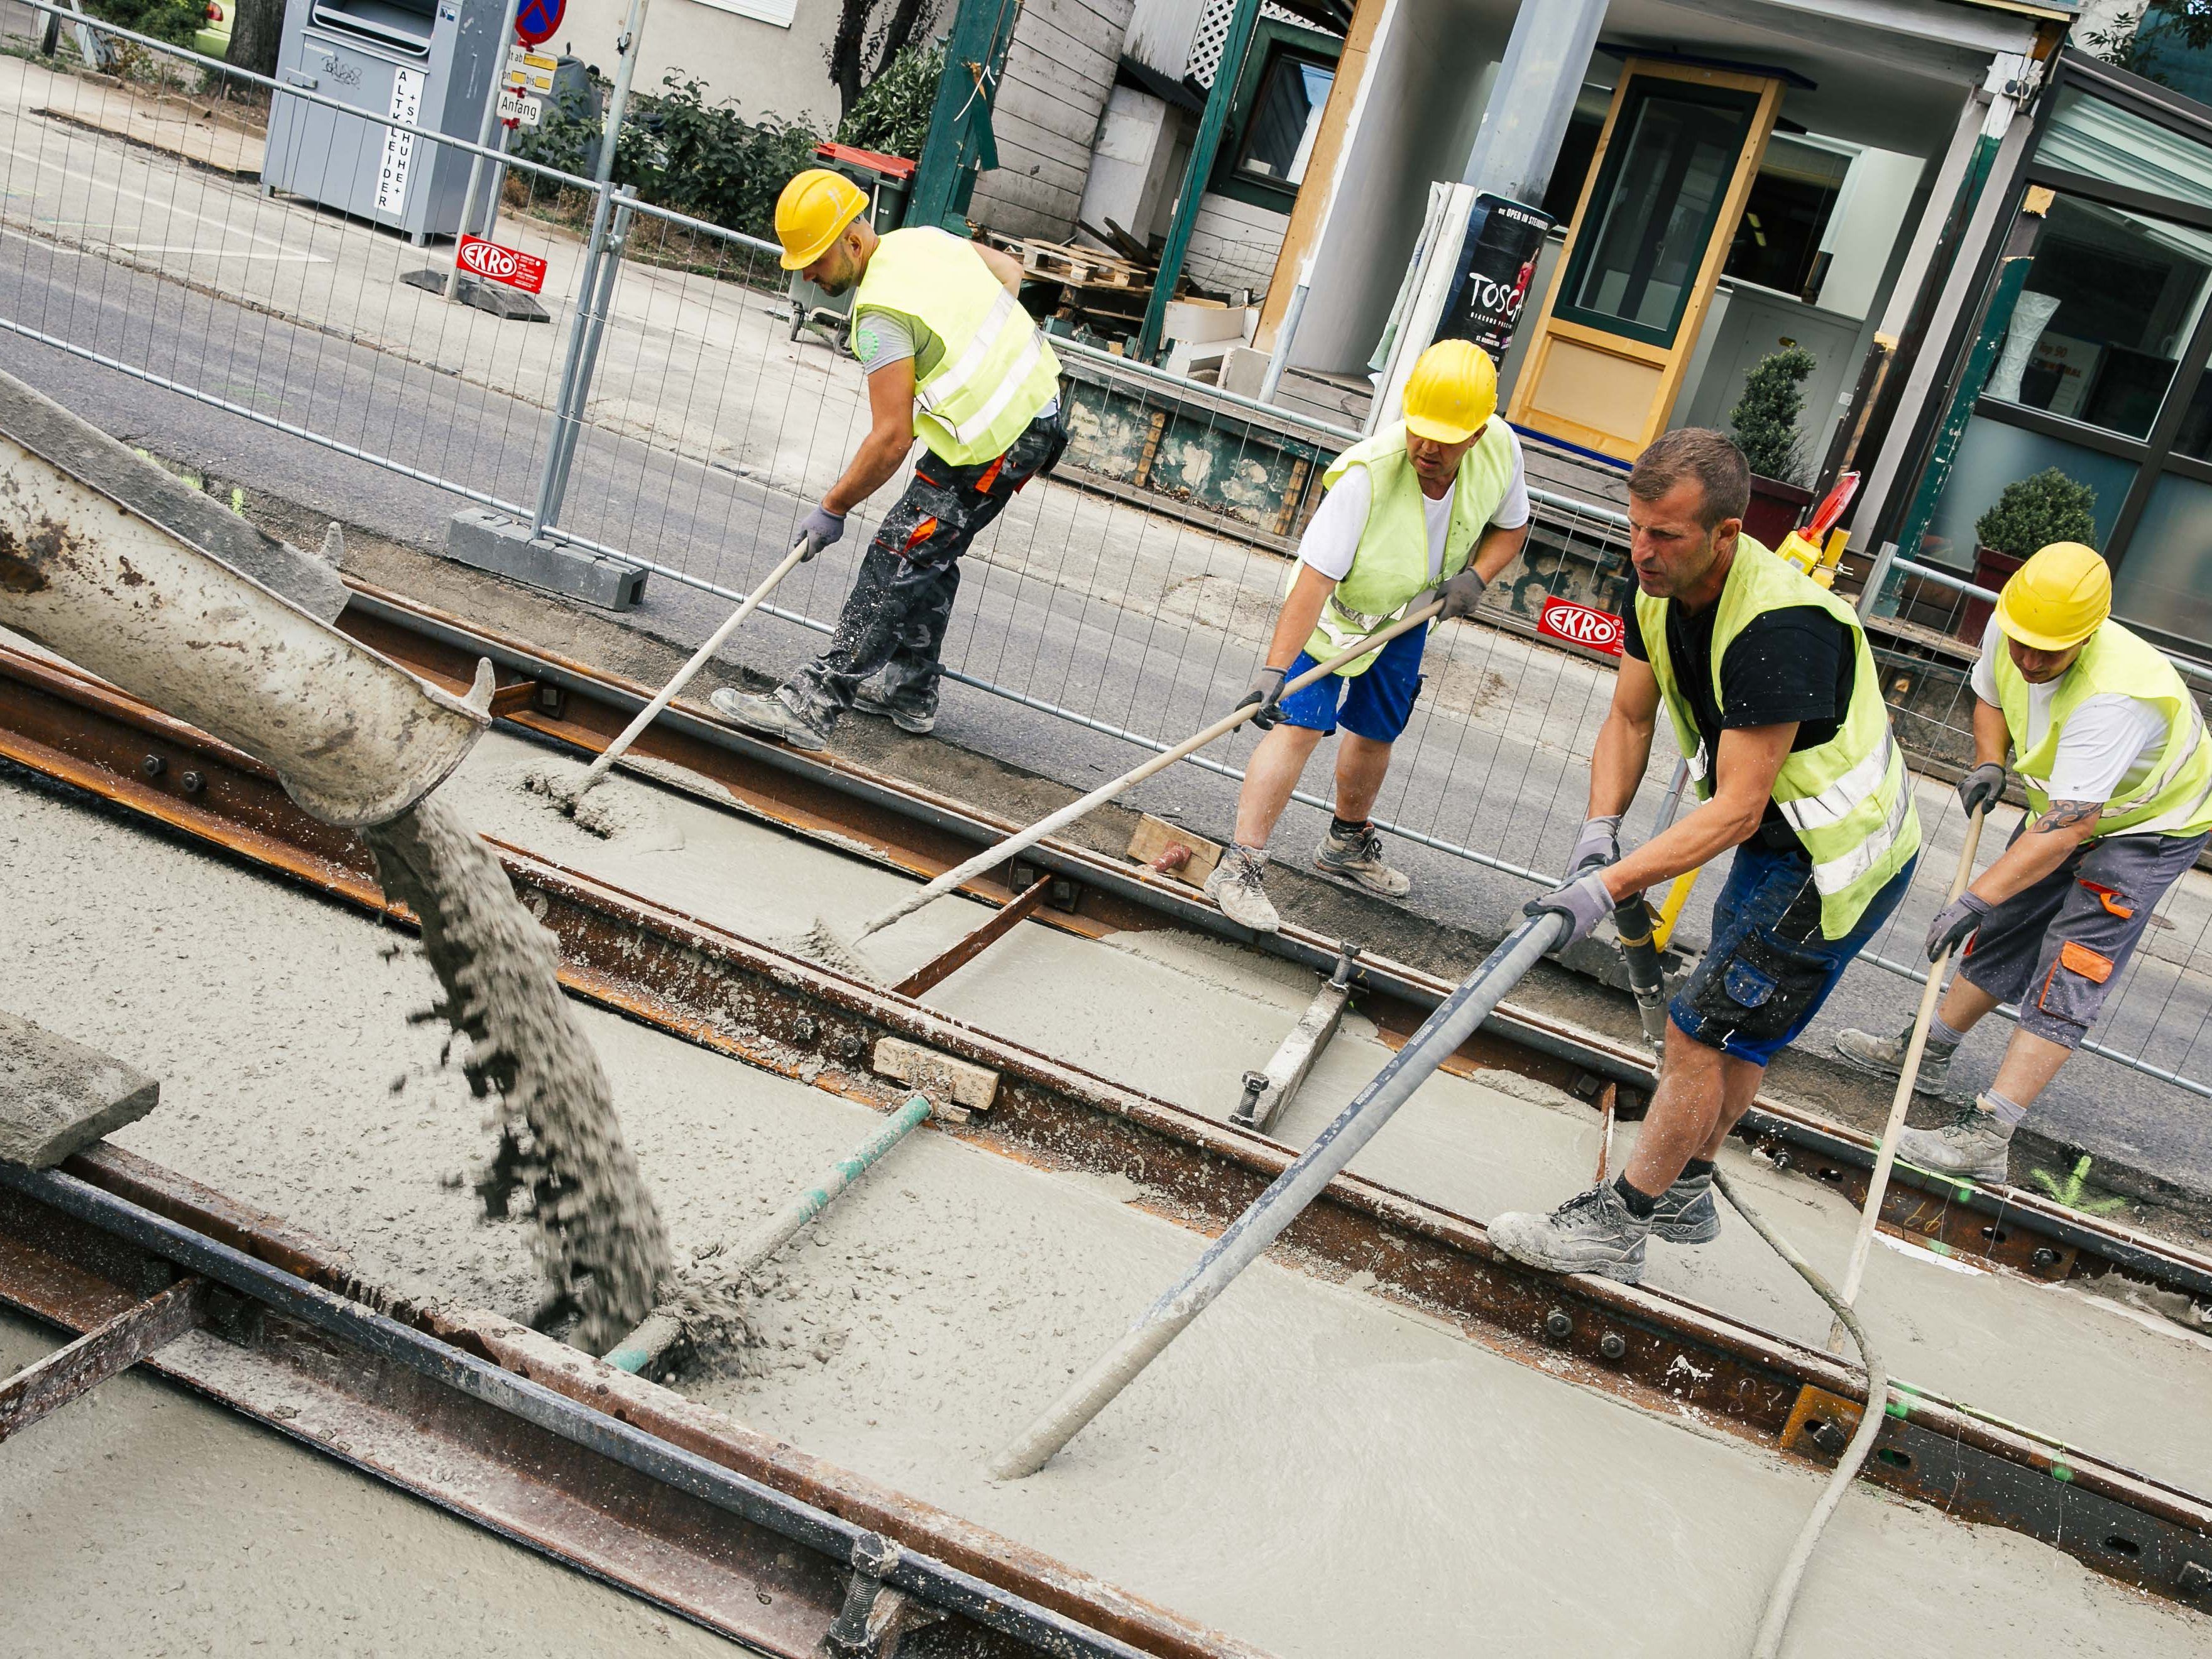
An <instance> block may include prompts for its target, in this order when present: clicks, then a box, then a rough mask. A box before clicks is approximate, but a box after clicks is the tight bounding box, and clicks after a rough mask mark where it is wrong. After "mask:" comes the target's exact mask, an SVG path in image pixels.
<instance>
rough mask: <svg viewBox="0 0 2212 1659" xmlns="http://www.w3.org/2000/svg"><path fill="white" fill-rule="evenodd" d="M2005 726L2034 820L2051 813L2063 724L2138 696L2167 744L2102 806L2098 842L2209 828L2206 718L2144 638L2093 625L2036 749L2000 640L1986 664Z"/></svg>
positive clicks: (2210, 758) (2055, 696) (2023, 691)
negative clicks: (2097, 706)
mask: <svg viewBox="0 0 2212 1659" xmlns="http://www.w3.org/2000/svg"><path fill="white" fill-rule="evenodd" d="M1990 669H1991V671H1993V672H1994V673H1995V674H1996V682H1997V698H1998V702H1999V703H2000V705H2001V706H2002V708H2003V709H2004V717H2005V726H2006V728H2007V730H2008V731H2009V732H2011V734H2012V743H2013V747H2014V749H2015V750H2019V751H2020V752H2019V753H2017V754H2016V755H2015V757H2014V759H2013V763H2012V764H2013V770H2014V771H2015V772H2017V773H2019V774H2020V778H2021V783H2023V784H2024V785H2026V786H2027V800H2028V805H2030V806H2032V807H2033V808H2034V809H2035V811H2037V812H2038V813H2039V814H2040V813H2043V812H2047V811H2050V810H2051V796H2050V795H2049V793H2047V792H2046V790H2045V785H2046V783H2047V782H2048V781H2049V780H2050V777H2051V766H2052V764H2053V763H2055V762H2056V761H2057V758H2058V740H2059V737H2060V734H2061V733H2063V732H2064V731H2065V729H2066V722H2067V720H2069V719H2070V718H2071V717H2072V715H2073V713H2074V711H2075V709H2077V708H2080V707H2081V705H2082V704H2083V703H2084V702H2087V701H2088V700H2089V699H2090V698H2091V697H2094V696H2112V695H2115V694H2117V695H2118V696H2128V697H2140V698H2142V701H2143V702H2148V703H2152V704H2154V705H2155V706H2156V707H2157V708H2158V710H2159V712H2160V714H2164V715H2165V716H2166V744H2165V747H2164V748H2162V749H2161V750H2160V751H2159V757H2158V759H2157V761H2156V763H2154V765H2153V766H2152V767H2151V769H2150V773H2149V775H2148V776H2147V777H2146V778H2144V780H2143V781H2142V784H2141V785H2140V786H2139V787H2136V789H2134V790H2132V791H2131V792H2130V793H2128V794H2126V795H2124V796H2116V797H2115V798H2113V799H2111V800H2109V801H2106V803H2105V807H2104V810H2103V811H2101V812H2100V813H2099V814H2098V815H2097V834H2098V835H2099V836H2112V835H2119V834H2122V833H2124V832H2129V831H2132V832H2134V833H2136V834H2138V835H2163V836H2196V835H2202V834H2203V832H2204V831H2205V830H2207V829H2212V744H2208V743H2207V742H2206V741H2205V737H2204V717H2203V714H2201V713H2199V712H2198V710H2197V700H2196V699H2195V698H2194V697H2192V696H2190V695H2189V688H2188V687H2187V686H2185V685H2184V684H2182V683H2181V676H2180V674H2179V673H2178V672H2177V671H2175V669H2174V666H2173V665H2172V663H2170V662H2168V661H2167V660H2166V659H2165V658H2164V657H2163V656H2161V655H2160V653H2159V652H2158V650H2157V648H2156V647H2154V646H2153V645H2151V643H2150V642H2149V641H2147V640H2145V639H2144V638H2142V635H2138V634H2136V633H2134V632H2132V631H2130V629H2125V628H2123V627H2122V626H2121V625H2120V624H2119V623H2116V622H2110V621H2107V622H2105V623H2100V625H2099V626H2098V629H2097V631H2096V632H2095V633H2093V634H2092V635H2089V638H2088V640H2087V642H2086V643H2084V644H2083V646H2082V647H2081V655H2080V656H2078V657H2076V658H2075V659H2074V665H2073V666H2072V667H2070V668H2069V669H2068V670H2067V671H2066V672H2065V674H2064V675H2063V677H2062V678H2060V680H2059V682H2058V684H2057V688H2056V689H2055V690H2053V691H2052V692H2051V723H2050V725H2049V726H2047V727H2045V731H2044V733H2043V740H2042V741H2041V742H2039V743H2038V744H2036V745H2035V747H2034V748H2033V749H2027V748H2025V747H2024V745H2025V744H2026V743H2027V708H2028V684H2027V680H2026V679H2025V678H2022V677H2021V671H2020V670H2019V669H2018V668H2016V667H2015V666H2014V665H2013V660H2012V653H2011V652H2009V651H2008V650H2006V649H2005V648H2004V647H2003V644H2002V637H2000V642H1999V644H1998V647H1997V651H1996V657H1995V659H1993V660H1992V661H1991V663H1990Z"/></svg>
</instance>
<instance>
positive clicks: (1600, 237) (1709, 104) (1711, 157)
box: [1565, 80, 1753, 345]
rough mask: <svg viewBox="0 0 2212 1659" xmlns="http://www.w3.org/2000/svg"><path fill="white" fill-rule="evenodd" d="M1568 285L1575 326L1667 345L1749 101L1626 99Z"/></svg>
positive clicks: (1674, 94) (1660, 90)
mask: <svg viewBox="0 0 2212 1659" xmlns="http://www.w3.org/2000/svg"><path fill="white" fill-rule="evenodd" d="M1629 100H1630V101H1629V102H1628V104H1627V105H1626V106H1625V107H1624V108H1623V109H1622V111H1621V115H1620V121H1619V122H1618V123H1617V124H1616V125H1615V127H1614V130H1613V143H1612V144H1611V145H1610V146H1608V147H1607V148H1608V154H1607V156H1606V160H1605V167H1604V173H1603V176H1602V177H1601V179H1600V180H1599V184H1598V189H1597V191H1596V192H1595V197H1594V198H1593V202H1592V207H1593V211H1592V213H1591V215H1590V216H1589V223H1588V225H1587V227H1586V229H1587V231H1588V234H1587V235H1586V236H1585V237H1584V238H1583V240H1582V243H1581V246H1580V248H1579V249H1578V251H1577V255H1576V259H1575V265H1576V269H1575V271H1574V274H1573V275H1572V276H1571V278H1570V279H1569V284H1568V289H1567V304H1566V307H1565V309H1567V310H1568V311H1569V312H1570V313H1571V314H1573V315H1575V319H1576V320H1579V321H1585V322H1589V323H1591V324H1593V325H1596V326H1600V327H1607V326H1611V327H1614V328H1620V326H1621V325H1626V327H1627V329H1629V330H1631V331H1634V332H1635V333H1637V334H1638V336H1639V337H1643V338H1646V339H1649V340H1650V341H1652V342H1653V343H1655V344H1660V345H1669V344H1672V343H1673V342H1674V330H1675V328H1676V326H1677V325H1679V324H1680V321H1681V317H1682V312H1683V309H1684V308H1685V307H1686V305H1687V304H1688V302H1689V295H1690V289H1691V287H1692V284H1693V283H1695V282H1696V280H1697V275H1698V270H1699V267H1700V266H1701V265H1703V264H1704V263H1705V248H1706V245H1707V243H1708V241H1709V240H1710V239H1711V235H1712V229H1713V223H1714V222H1715V221H1716V220H1717V218H1718V217H1719V216H1720V209H1721V200H1722V197H1724V196H1725V195H1726V194H1727V193H1728V187H1729V180H1730V179H1732V178H1734V177H1735V164H1736V158H1737V156H1738V155H1739V154H1740V153H1741V150H1742V149H1743V141H1744V137H1745V136H1746V134H1747V132H1748V131H1750V127H1751V118H1752V110H1753V100H1751V99H1750V97H1749V94H1736V95H1727V94H1712V93H1705V94H1699V93H1698V92H1696V91H1694V90H1692V89H1690V88H1685V87H1682V86H1681V85H1680V83H1679V82H1667V81H1656V80H1647V81H1643V82H1640V84H1639V85H1638V86H1636V87H1632V88H1630V91H1629Z"/></svg>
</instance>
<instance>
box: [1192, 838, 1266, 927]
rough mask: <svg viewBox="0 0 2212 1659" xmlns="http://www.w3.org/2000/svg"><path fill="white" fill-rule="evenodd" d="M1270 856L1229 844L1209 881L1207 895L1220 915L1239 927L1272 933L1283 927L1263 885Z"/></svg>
mask: <svg viewBox="0 0 2212 1659" xmlns="http://www.w3.org/2000/svg"><path fill="white" fill-rule="evenodd" d="M1266 869H1267V854H1266V853H1264V852H1261V851H1258V850H1256V849H1255V848H1249V847H1240V846H1237V844H1236V843H1234V842H1231V844H1230V848H1229V850H1228V851H1227V852H1225V853H1224V854H1222V855H1221V862H1220V863H1218V864H1217V865H1215V866H1213V873H1212V875H1210V876H1208V877H1207V878H1206V897H1208V898H1210V899H1212V901H1213V902H1215V903H1216V904H1218V905H1219V906H1220V907H1221V914H1222V915H1225V916H1226V917H1228V918H1229V920H1230V921H1233V922H1235V923H1236V924H1237V926H1238V927H1249V928H1250V929H1251V930H1252V931H1253V932H1254V933H1273V932H1274V931H1275V930H1276V929H1277V928H1279V927H1281V926H1282V925H1283V919H1282V917H1280V916H1279V915H1276V914H1275V906H1274V903H1273V901H1272V900H1270V899H1269V898H1268V896H1267V889H1266V888H1265V887H1263V886H1261V884H1260V876H1261V872H1263V871H1265V870H1266Z"/></svg>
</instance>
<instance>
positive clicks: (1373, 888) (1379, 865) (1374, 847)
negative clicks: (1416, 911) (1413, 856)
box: [1314, 823, 1413, 898]
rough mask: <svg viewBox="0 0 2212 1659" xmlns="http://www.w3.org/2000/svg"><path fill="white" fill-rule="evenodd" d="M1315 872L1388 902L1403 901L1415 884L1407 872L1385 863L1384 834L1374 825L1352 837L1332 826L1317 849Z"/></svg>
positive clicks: (1357, 830) (1357, 831)
mask: <svg viewBox="0 0 2212 1659" xmlns="http://www.w3.org/2000/svg"><path fill="white" fill-rule="evenodd" d="M1314 868H1316V870H1325V871H1327V872H1328V873H1329V874H1330V875H1332V876H1342V877H1343V878H1345V879H1346V880H1347V881H1356V882H1358V884H1360V885H1361V886H1362V887H1364V888H1365V889H1367V890H1368V891H1370V893H1380V894H1382V895H1383V897H1385V898H1403V897H1405V896H1406V893H1407V890H1408V889H1409V888H1411V887H1412V886H1413V882H1412V880H1411V879H1410V878H1408V877H1407V875H1406V872H1404V871H1402V870H1393V869H1392V868H1391V867H1390V866H1389V865H1387V864H1385V863H1383V836H1382V833H1381V832H1380V831H1379V830H1377V829H1376V827H1375V826H1374V825H1373V824H1371V823H1364V824H1362V825H1360V826H1359V828H1358V829H1354V830H1353V831H1352V833H1351V834H1349V835H1340V834H1339V833H1338V831H1337V828H1336V826H1335V825H1334V823H1332V824H1330V825H1329V827H1328V835H1327V836H1324V837H1322V843H1321V845H1320V846H1319V847H1317V848H1315V849H1314Z"/></svg>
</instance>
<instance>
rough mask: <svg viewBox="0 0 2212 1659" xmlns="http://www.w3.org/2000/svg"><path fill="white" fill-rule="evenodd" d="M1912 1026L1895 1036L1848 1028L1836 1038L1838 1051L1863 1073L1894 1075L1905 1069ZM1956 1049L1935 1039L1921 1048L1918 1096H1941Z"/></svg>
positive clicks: (1914, 1088)
mask: <svg viewBox="0 0 2212 1659" xmlns="http://www.w3.org/2000/svg"><path fill="white" fill-rule="evenodd" d="M1911 1042H1912V1028H1911V1026H1910V1025H1907V1026H1906V1027H1905V1029H1904V1030H1901V1031H1899V1033H1898V1034H1897V1035H1896V1036H1875V1034H1874V1033H1873V1032H1871V1031H1845V1032H1844V1033H1843V1034H1842V1035H1841V1036H1838V1037H1837V1039H1836V1052H1837V1053H1838V1054H1841V1055H1842V1056H1843V1057H1844V1059H1845V1060H1849V1061H1850V1063H1851V1064H1852V1065H1854V1066H1857V1067H1858V1069H1859V1070H1860V1071H1862V1072H1872V1073H1874V1074H1875V1076H1876V1077H1895V1076H1896V1075H1897V1074H1898V1073H1899V1072H1902V1071H1903V1070H1904V1069H1905V1049H1906V1048H1909V1047H1911ZM1958 1052H1959V1051H1958V1050H1957V1049H1956V1048H1942V1047H1941V1046H1939V1045H1938V1044H1936V1043H1935V1042H1929V1044H1928V1046H1927V1047H1926V1048H1923V1049H1922V1050H1921V1051H1920V1071H1919V1073H1918V1075H1917V1076H1916V1077H1914V1079H1912V1092H1913V1093H1914V1094H1916V1095H1940V1094H1942V1092H1943V1085H1944V1083H1945V1081H1946V1080H1947V1079H1948V1078H1949V1077H1950V1075H1951V1056H1952V1055H1954V1054H1957V1053H1958Z"/></svg>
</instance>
